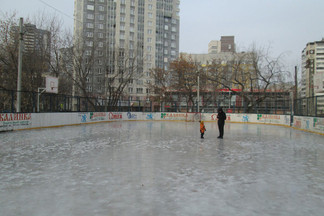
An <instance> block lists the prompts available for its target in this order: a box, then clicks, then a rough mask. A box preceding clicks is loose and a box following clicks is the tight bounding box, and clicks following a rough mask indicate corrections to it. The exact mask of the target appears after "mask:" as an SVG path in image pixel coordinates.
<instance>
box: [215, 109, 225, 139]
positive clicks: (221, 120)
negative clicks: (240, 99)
mask: <svg viewBox="0 0 324 216" xmlns="http://www.w3.org/2000/svg"><path fill="white" fill-rule="evenodd" d="M217 112H218V114H217V119H218V130H219V136H218V137H217V138H219V139H223V136H224V125H225V120H226V114H225V112H224V111H223V109H222V108H218V110H217Z"/></svg>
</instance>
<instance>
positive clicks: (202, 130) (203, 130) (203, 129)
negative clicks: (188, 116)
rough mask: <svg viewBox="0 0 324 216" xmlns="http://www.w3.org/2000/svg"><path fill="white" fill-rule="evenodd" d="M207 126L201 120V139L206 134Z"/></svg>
mask: <svg viewBox="0 0 324 216" xmlns="http://www.w3.org/2000/svg"><path fill="white" fill-rule="evenodd" d="M205 131H207V130H206V127H205V124H204V122H203V121H200V135H201V139H204V134H205Z"/></svg>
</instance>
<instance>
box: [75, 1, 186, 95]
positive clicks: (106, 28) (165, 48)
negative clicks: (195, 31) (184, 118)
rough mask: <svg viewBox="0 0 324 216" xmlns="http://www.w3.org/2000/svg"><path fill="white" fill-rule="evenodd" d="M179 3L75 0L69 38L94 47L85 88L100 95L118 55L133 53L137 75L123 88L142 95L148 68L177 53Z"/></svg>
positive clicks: (112, 74)
mask: <svg viewBox="0 0 324 216" xmlns="http://www.w3.org/2000/svg"><path fill="white" fill-rule="evenodd" d="M179 5H180V0H75V8H74V16H75V24H74V38H77V39H78V40H76V41H78V42H79V43H81V41H82V43H83V44H84V46H85V48H87V49H89V50H88V54H89V53H90V52H91V50H93V51H94V53H93V54H94V55H93V58H94V59H95V62H96V64H95V65H94V68H93V69H92V73H91V74H90V77H89V78H88V80H87V82H88V89H87V90H88V91H89V92H92V95H99V96H104V97H105V96H106V95H105V92H106V88H107V81H108V80H110V79H111V77H116V76H115V75H116V74H118V73H120V71H119V70H118V56H123V58H124V59H125V58H126V57H125V56H127V58H129V61H132V60H133V59H136V63H137V67H136V70H137V74H140V75H141V76H138V78H136V79H134V80H133V81H132V82H130V83H129V84H128V86H127V88H125V91H124V93H125V95H127V96H129V97H130V98H131V99H133V100H134V99H136V100H138V99H141V100H143V99H146V97H147V96H148V94H149V93H150V92H149V88H148V84H149V83H151V82H152V81H153V80H152V78H151V76H150V72H149V71H150V69H152V68H164V69H167V68H168V66H169V63H170V62H171V61H172V60H174V59H176V58H177V57H178V55H179V23H180V20H179V10H180V9H179ZM115 82H118V80H115Z"/></svg>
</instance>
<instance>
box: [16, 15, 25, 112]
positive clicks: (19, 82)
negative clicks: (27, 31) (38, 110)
mask: <svg viewBox="0 0 324 216" xmlns="http://www.w3.org/2000/svg"><path fill="white" fill-rule="evenodd" d="M23 25H24V19H23V18H22V17H21V18H20V22H19V54H18V77H17V106H16V112H18V113H19V112H20V105H21V73H22V58H23V48H24V47H23V46H24V30H23Z"/></svg>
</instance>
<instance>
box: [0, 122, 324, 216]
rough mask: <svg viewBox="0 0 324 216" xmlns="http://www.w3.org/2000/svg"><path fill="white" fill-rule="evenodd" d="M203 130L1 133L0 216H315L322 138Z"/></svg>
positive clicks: (271, 130)
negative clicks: (201, 136)
mask: <svg viewBox="0 0 324 216" xmlns="http://www.w3.org/2000/svg"><path fill="white" fill-rule="evenodd" d="M205 124H206V129H207V131H206V133H205V139H201V138H200V133H199V123H198V122H162V121H161V122H113V123H102V124H94V125H82V126H76V127H62V128H55V129H42V130H30V131H15V132H6V133H0V140H1V144H0V215H6V216H11V215H12V216H16V215H33V216H38V215H64V216H66V215H117V216H121V215H164V216H165V215H168V216H172V215H226V216H228V215H248V216H251V215H293V216H299V215H300V216H305V215H319V216H322V215H323V212H324V205H323V203H324V137H323V136H320V135H316V134H312V133H306V132H303V131H299V130H294V129H291V128H286V127H279V126H269V125H251V124H228V123H227V124H226V125H225V134H224V139H223V140H220V139H217V136H218V129H217V124H216V123H209V122H206V123H205Z"/></svg>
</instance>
